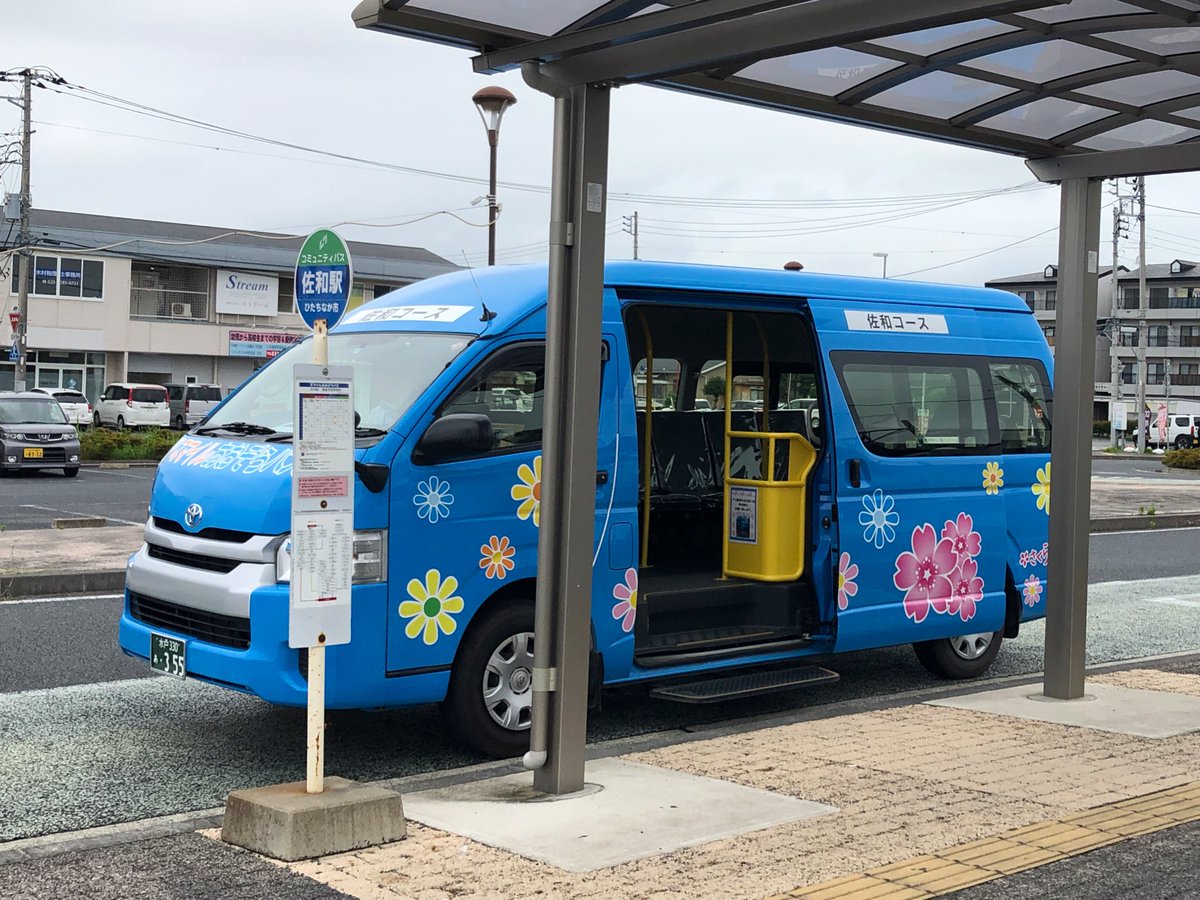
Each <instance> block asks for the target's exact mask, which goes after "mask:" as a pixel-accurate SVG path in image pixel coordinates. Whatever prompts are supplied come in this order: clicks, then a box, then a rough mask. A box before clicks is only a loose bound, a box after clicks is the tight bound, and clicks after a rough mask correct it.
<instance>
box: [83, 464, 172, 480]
mask: <svg viewBox="0 0 1200 900" xmlns="http://www.w3.org/2000/svg"><path fill="white" fill-rule="evenodd" d="M79 471H80V473H81V474H86V475H116V476H117V477H119V478H140V479H142V480H143V481H145V480H146V479H147V478H153V477H154V467H153V466H147V467H146V471H147V472H149V473H150V474H148V475H135V474H133V473H132V472H114V471H113V470H112V469H87V468H82V469H80V470H79Z"/></svg>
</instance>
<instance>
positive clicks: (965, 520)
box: [942, 513, 982, 563]
mask: <svg viewBox="0 0 1200 900" xmlns="http://www.w3.org/2000/svg"><path fill="white" fill-rule="evenodd" d="M974 528H975V526H974V522H973V521H972V520H971V517H970V516H968V515H967V514H966V513H959V514H958V518H957V519H955V520H954V521H953V522H951V521H950V520H949V519H947V520H946V524H945V525H943V526H942V537H943V538H945V539H946V540H948V541H950V543H951V544H952V545H953V546H954V553H955V554H956V555H957V556H958V561H959V562H960V563H961V562H962V561H963V560H965V559H968V558H970V557H972V556H978V555H979V546H980V543H981V542H982V538H981V537H980V536H979V532H978V531H975V530H974Z"/></svg>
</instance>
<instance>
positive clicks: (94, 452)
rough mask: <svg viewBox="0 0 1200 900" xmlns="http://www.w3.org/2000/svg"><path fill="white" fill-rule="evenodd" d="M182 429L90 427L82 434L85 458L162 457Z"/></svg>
mask: <svg viewBox="0 0 1200 900" xmlns="http://www.w3.org/2000/svg"><path fill="white" fill-rule="evenodd" d="M182 436H183V432H181V431H172V430H170V429H169V428H151V429H148V430H146V431H109V430H108V429H106V428H91V429H88V430H87V431H85V432H83V433H82V434H80V436H79V444H80V447H81V449H82V450H83V458H84V459H101V460H106V459H162V458H163V456H164V455H165V454H166V452H167V451H168V450H170V449H171V448H172V447H174V446H175V442H176V441H177V440H179V439H180V438H181V437H182Z"/></svg>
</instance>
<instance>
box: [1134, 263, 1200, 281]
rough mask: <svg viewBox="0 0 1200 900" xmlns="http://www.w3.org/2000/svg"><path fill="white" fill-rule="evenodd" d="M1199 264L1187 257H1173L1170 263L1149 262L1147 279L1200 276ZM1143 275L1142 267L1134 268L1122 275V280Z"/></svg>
mask: <svg viewBox="0 0 1200 900" xmlns="http://www.w3.org/2000/svg"><path fill="white" fill-rule="evenodd" d="M1197 266H1200V263H1195V262H1191V261H1190V260H1186V259H1173V260H1171V261H1170V262H1169V263H1149V264H1148V265H1147V266H1146V280H1147V281H1149V280H1152V279H1154V278H1200V271H1197V268H1196V267H1197ZM1140 277H1141V269H1133V270H1131V271H1130V272H1129V273H1128V274H1125V275H1122V276H1121V280H1122V281H1125V280H1127V279H1137V278H1140Z"/></svg>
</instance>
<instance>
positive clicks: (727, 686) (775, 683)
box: [650, 666, 842, 703]
mask: <svg viewBox="0 0 1200 900" xmlns="http://www.w3.org/2000/svg"><path fill="white" fill-rule="evenodd" d="M841 677H842V676H840V675H839V674H838V673H837V672H831V671H830V670H829V669H822V668H821V667H820V666H795V667H793V668H790V669H772V670H771V671H768V672H747V673H745V674H742V675H727V676H725V677H724V678H710V679H707V680H705V681H690V682H687V683H686V684H669V685H664V686H663V687H657V688H654V689H653V690H651V691H650V696H651V697H656V698H658V699H659V700H674V701H675V702H676V703H720V702H721V701H723V700H736V699H740V698H742V697H757V696H759V695H761V694H773V693H775V692H776V691H790V690H792V689H794V688H800V687H815V686H816V685H818V684H832V683H833V682H835V681H838V680H840V679H841Z"/></svg>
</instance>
